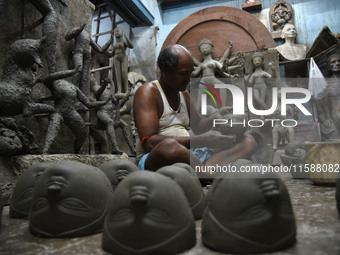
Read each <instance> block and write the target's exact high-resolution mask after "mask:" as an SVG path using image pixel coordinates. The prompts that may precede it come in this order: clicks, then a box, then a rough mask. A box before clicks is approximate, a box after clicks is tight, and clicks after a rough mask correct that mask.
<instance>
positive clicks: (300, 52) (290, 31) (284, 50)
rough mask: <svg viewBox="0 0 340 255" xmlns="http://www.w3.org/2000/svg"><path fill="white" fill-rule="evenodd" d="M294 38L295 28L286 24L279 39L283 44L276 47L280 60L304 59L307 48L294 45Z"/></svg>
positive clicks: (295, 34) (301, 45)
mask: <svg viewBox="0 0 340 255" xmlns="http://www.w3.org/2000/svg"><path fill="white" fill-rule="evenodd" d="M296 36H297V33H296V28H295V26H294V25H293V24H290V23H287V24H286V25H285V26H284V27H283V29H282V33H281V37H282V38H283V39H284V40H285V42H284V43H283V44H281V45H279V46H277V47H276V49H277V50H278V52H279V53H280V58H281V59H282V60H286V61H287V60H299V59H304V58H305V57H306V54H307V47H306V45H303V44H297V43H295V39H296Z"/></svg>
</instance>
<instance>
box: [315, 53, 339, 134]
mask: <svg viewBox="0 0 340 255" xmlns="http://www.w3.org/2000/svg"><path fill="white" fill-rule="evenodd" d="M327 69H328V70H329V71H330V72H331V76H330V77H329V78H328V79H327V83H328V93H327V95H326V96H325V97H323V98H322V99H320V100H319V102H318V109H319V115H318V117H319V120H320V122H321V124H322V125H321V128H322V129H321V132H322V134H323V136H324V138H325V139H339V138H340V107H339V105H340V97H339V96H340V86H339V81H340V53H339V52H335V53H333V54H331V55H330V56H329V57H328V58H327Z"/></svg>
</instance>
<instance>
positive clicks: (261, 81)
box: [244, 52, 274, 110]
mask: <svg viewBox="0 0 340 255" xmlns="http://www.w3.org/2000/svg"><path fill="white" fill-rule="evenodd" d="M251 62H252V63H253V65H254V68H255V70H254V72H253V73H252V74H251V75H250V76H249V74H245V76H244V78H245V80H246V81H248V82H249V85H250V86H252V87H253V96H254V101H255V102H256V104H257V105H258V106H259V107H260V109H261V110H267V109H268V106H267V104H266V96H267V84H266V82H265V79H266V78H272V77H273V75H272V74H270V73H268V72H266V71H265V70H263V64H264V58H263V55H262V54H261V53H259V52H256V53H254V55H253V57H252V59H251ZM268 65H269V67H270V69H272V71H273V73H274V63H273V62H269V63H268Z"/></svg>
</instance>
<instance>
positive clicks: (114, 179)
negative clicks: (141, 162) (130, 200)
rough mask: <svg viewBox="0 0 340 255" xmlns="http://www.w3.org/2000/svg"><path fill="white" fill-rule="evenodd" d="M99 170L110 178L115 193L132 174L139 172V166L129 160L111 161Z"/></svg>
mask: <svg viewBox="0 0 340 255" xmlns="http://www.w3.org/2000/svg"><path fill="white" fill-rule="evenodd" d="M99 168H100V169H101V170H103V172H104V173H105V174H106V175H107V177H108V178H109V180H110V182H111V185H112V190H113V191H115V190H116V188H117V186H118V184H119V183H120V182H121V181H122V180H124V178H126V177H127V176H128V175H129V174H130V173H132V172H136V171H139V168H138V167H137V165H135V164H134V163H132V162H131V161H129V160H127V159H115V160H110V161H108V162H105V163H104V164H102V165H100V166H99Z"/></svg>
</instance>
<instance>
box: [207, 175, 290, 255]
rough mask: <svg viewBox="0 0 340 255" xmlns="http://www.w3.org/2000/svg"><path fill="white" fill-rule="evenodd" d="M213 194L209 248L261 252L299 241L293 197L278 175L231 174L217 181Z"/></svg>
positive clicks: (211, 192)
mask: <svg viewBox="0 0 340 255" xmlns="http://www.w3.org/2000/svg"><path fill="white" fill-rule="evenodd" d="M247 175H250V173H247ZM209 192H210V195H209V196H210V197H208V201H209V202H208V206H207V211H206V213H205V215H204V216H203V222H202V237H203V242H204V244H205V245H207V246H208V247H211V248H213V249H215V250H218V251H221V252H226V253H261V252H269V251H274V250H279V249H283V248H286V247H288V246H290V245H292V244H293V243H294V242H295V234H296V227H295V218H294V213H293V210H292V205H291V202H290V197H289V194H288V191H287V189H286V187H285V185H284V183H283V182H282V181H281V180H280V179H278V177H277V176H276V177H275V176H266V178H264V176H262V177H261V176H256V175H251V176H249V177H248V176H244V177H243V178H234V177H233V176H231V175H228V174H227V175H224V176H223V177H221V178H220V179H216V180H215V181H214V183H213V187H212V189H211V190H210V191H209Z"/></svg>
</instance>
